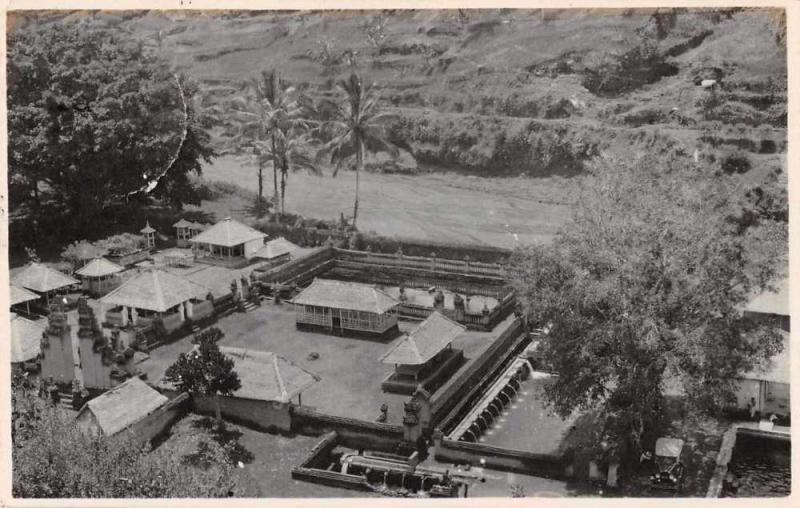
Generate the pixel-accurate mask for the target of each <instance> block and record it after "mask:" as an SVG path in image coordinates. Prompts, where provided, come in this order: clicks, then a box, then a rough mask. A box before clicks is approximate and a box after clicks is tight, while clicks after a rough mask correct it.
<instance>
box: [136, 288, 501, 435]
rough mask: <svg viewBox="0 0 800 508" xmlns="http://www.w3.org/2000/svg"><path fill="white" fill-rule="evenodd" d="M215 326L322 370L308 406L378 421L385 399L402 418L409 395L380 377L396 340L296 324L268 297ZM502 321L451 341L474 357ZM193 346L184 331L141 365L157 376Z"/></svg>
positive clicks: (237, 341) (392, 416) (403, 324)
mask: <svg viewBox="0 0 800 508" xmlns="http://www.w3.org/2000/svg"><path fill="white" fill-rule="evenodd" d="M417 324H418V323H417V322H414V321H405V320H401V321H400V323H399V326H400V330H401V332H408V331H410V330H412V329H413V328H414V327H415V326H416V325H417ZM214 326H217V327H219V328H220V329H221V330H222V331H223V332H224V333H225V337H224V338H223V339H222V340H221V341H220V345H224V346H233V347H239V348H247V349H253V350H259V351H269V352H273V353H276V354H278V355H281V356H283V357H284V358H286V359H288V360H290V361H291V362H293V363H295V364H296V365H298V366H299V367H302V368H303V369H306V370H308V371H310V372H313V373H314V374H317V375H318V376H320V377H321V378H322V380H321V381H320V382H319V383H316V384H315V385H313V386H312V387H310V388H309V389H307V390H306V391H305V392H303V394H302V403H303V405H304V406H311V407H314V408H316V409H317V410H319V411H321V412H323V413H326V414H331V415H336V416H346V417H351V418H358V419H361V420H365V421H374V420H375V419H376V418H377V417H378V415H379V414H380V407H381V404H384V403H385V404H387V406H388V407H389V411H388V421H387V423H393V424H399V423H400V422H401V420H402V415H403V402H405V401H407V400H408V396H406V395H398V394H391V393H384V392H383V391H382V390H381V381H382V380H383V379H384V377H386V376H387V375H388V374H389V373H390V372H392V371H393V369H394V367H393V366H392V365H386V364H382V363H380V362H379V360H378V359H379V358H380V356H381V355H382V354H383V353H384V352H385V351H386V350H387V349H388V347H389V345H390V344H392V340H389V341H386V342H379V341H372V340H365V339H357V338H350V337H339V336H335V335H327V334H324V333H315V332H308V331H300V330H297V329H296V327H295V318H294V307H293V306H292V305H291V304H288V303H285V304H282V305H275V304H274V303H271V302H266V303H264V304H262V305H261V307H258V308H256V309H255V310H253V311H250V312H248V313H246V314H241V313H234V314H231V315H229V316H226V317H224V318H222V319H220V320H219V321H218V322H217V323H216V324H215V325H214ZM502 326H503V323H501V324H500V325H498V327H496V328H495V331H493V332H476V331H466V332H464V333H463V334H462V335H461V336H459V337H458V338H457V339H456V340H455V341H454V342H453V347H454V348H459V349H462V350H463V351H464V355H465V357H466V358H467V360H469V359H471V358H474V357H476V356H478V355H479V354H480V353H481V352H483V351H484V350H485V349H486V348H487V347H488V346H489V345H490V344H491V341H492V338H493V337H495V336H496V335H497V333H499V332H498V331H497V330H498V329H499V328H501V327H502ZM395 340H396V339H395ZM191 348H192V344H191V336H189V337H184V338H183V339H181V340H179V341H176V342H173V343H170V344H166V345H162V346H160V347H158V348H156V349H154V350H153V351H151V352H150V359H149V360H147V361H145V362H143V363H141V364H140V365H139V366H140V367H141V369H142V370H143V371H144V372H146V373H147V376H148V380H149V381H150V382H157V381H158V380H159V379H160V378H161V377H162V376H163V374H164V372H165V371H166V369H167V368H168V367H169V365H171V364H172V363H173V362H174V361H175V359H176V358H177V357H178V355H179V354H180V353H183V352H187V351H189V350H191ZM312 353H316V355H312ZM313 356H317V357H316V359H314V358H313ZM465 365H467V364H465ZM461 368H462V369H463V368H464V366H462V367H461Z"/></svg>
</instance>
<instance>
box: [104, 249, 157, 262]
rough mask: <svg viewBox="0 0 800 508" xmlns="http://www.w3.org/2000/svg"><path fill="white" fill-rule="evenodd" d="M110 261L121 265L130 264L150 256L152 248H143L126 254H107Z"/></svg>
mask: <svg viewBox="0 0 800 508" xmlns="http://www.w3.org/2000/svg"><path fill="white" fill-rule="evenodd" d="M106 258H108V260H109V261H111V262H112V263H116V264H118V265H119V266H130V265H134V264H136V263H139V262H141V261H144V260H146V259H149V258H150V249H142V250H139V251H136V252H132V253H130V254H125V255H124V256H111V255H107V256H106Z"/></svg>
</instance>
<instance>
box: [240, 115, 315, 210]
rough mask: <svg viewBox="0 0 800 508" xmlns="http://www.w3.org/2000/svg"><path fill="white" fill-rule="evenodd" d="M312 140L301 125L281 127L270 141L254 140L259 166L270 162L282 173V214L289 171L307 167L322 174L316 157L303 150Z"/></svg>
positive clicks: (306, 168) (311, 171)
mask: <svg viewBox="0 0 800 508" xmlns="http://www.w3.org/2000/svg"><path fill="white" fill-rule="evenodd" d="M311 142H312V140H311V139H310V138H309V135H308V133H305V132H304V131H302V130H300V128H299V127H295V128H288V129H283V128H280V127H279V128H278V129H276V130H275V132H274V136H271V137H270V140H269V141H267V142H259V141H255V142H253V147H254V148H255V152H256V153H257V155H256V161H257V162H258V165H259V167H264V166H266V164H268V163H269V164H272V167H273V168H277V169H278V172H279V173H280V206H281V210H280V211H281V215H285V213H286V208H285V207H286V185H287V183H288V181H289V173H290V172H291V171H297V170H298V169H305V170H307V171H308V172H310V173H312V174H315V175H319V174H321V173H320V171H319V169H318V168H317V166H316V165H315V163H314V159H312V158H311V157H309V156H308V155H307V154H306V152H305V151H304V150H303V147H304V146H306V145H307V144H309V143H311Z"/></svg>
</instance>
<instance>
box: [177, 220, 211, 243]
mask: <svg viewBox="0 0 800 508" xmlns="http://www.w3.org/2000/svg"><path fill="white" fill-rule="evenodd" d="M172 227H173V228H175V237H176V238H177V240H178V242H177V243H178V247H189V246H191V243H190V242H189V240H191V239H192V238H194V237H195V236H197V235H198V234H200V232H202V231H204V230H205V229H206V228H207V226H206V225H205V224H200V223H199V222H192V221H189V220H186V219H181V220H179V221H178V222H176V223H175V224H173V225H172Z"/></svg>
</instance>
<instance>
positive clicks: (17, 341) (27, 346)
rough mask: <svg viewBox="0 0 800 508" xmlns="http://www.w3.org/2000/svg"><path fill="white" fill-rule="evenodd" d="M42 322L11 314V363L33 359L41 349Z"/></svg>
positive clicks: (45, 326) (43, 325) (45, 327)
mask: <svg viewBox="0 0 800 508" xmlns="http://www.w3.org/2000/svg"><path fill="white" fill-rule="evenodd" d="M46 329H47V325H45V324H44V322H41V323H39V322H37V321H31V320H30V319H25V318H24V317H22V316H18V315H16V314H14V313H12V314H11V363H17V362H27V361H28V360H33V359H34V358H36V357H37V356H39V353H40V352H41V351H42V345H41V344H42V334H43V333H44V331H45V330H46Z"/></svg>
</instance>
